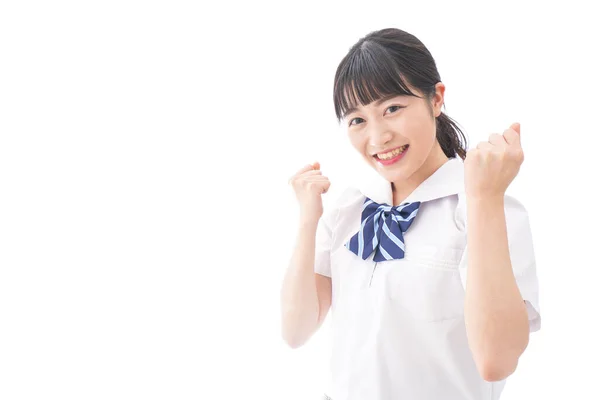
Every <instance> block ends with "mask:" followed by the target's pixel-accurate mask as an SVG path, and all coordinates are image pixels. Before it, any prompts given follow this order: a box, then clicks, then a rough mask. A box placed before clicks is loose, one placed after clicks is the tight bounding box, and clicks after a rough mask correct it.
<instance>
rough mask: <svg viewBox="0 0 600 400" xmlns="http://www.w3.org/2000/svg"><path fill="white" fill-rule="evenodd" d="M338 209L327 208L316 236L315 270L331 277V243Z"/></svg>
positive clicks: (320, 220)
mask: <svg viewBox="0 0 600 400" xmlns="http://www.w3.org/2000/svg"><path fill="white" fill-rule="evenodd" d="M336 215H337V210H336V209H335V208H333V209H330V210H325V211H324V212H323V215H322V216H321V218H320V219H319V223H318V225H317V234H316V238H315V268H314V270H315V272H316V273H318V274H321V275H325V276H328V277H331V257H330V255H331V245H332V243H333V226H334V224H335V217H336Z"/></svg>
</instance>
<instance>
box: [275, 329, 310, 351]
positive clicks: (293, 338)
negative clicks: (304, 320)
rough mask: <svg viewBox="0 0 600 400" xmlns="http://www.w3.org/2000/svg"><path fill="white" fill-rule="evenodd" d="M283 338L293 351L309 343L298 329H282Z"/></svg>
mask: <svg viewBox="0 0 600 400" xmlns="http://www.w3.org/2000/svg"><path fill="white" fill-rule="evenodd" d="M281 338H282V339H283V341H284V343H285V344H286V345H287V346H288V347H290V348H291V349H297V348H299V347H302V346H303V345H304V344H305V343H306V341H307V338H306V337H305V335H301V334H300V332H299V330H298V329H289V328H286V326H285V325H284V326H282V329H281Z"/></svg>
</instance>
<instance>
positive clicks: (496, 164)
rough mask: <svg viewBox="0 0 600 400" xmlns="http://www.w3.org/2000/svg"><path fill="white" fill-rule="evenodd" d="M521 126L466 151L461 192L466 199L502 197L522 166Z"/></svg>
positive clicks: (513, 125)
mask: <svg viewBox="0 0 600 400" xmlns="http://www.w3.org/2000/svg"><path fill="white" fill-rule="evenodd" d="M523 160H524V156H523V149H522V148H521V125H520V124H519V123H518V122H517V123H514V124H512V125H511V126H510V128H508V129H507V130H505V131H504V133H503V134H502V135H500V134H497V133H493V134H491V135H490V137H489V140H488V141H487V142H481V143H479V144H478V145H477V147H476V148H474V149H471V150H469V151H468V152H467V157H466V158H465V191H466V194H467V197H472V198H481V197H502V198H503V197H504V193H505V192H506V189H507V188H508V186H509V185H510V183H511V182H512V181H513V179H514V178H515V177H516V176H517V174H518V172H519V168H520V167H521V164H522V163H523Z"/></svg>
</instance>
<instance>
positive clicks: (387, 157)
mask: <svg viewBox="0 0 600 400" xmlns="http://www.w3.org/2000/svg"><path fill="white" fill-rule="evenodd" d="M407 149H408V145H407V144H405V145H404V146H402V147H398V148H396V149H394V150H392V151H388V152H386V153H377V154H375V155H374V156H373V157H375V158H376V159H378V160H383V161H385V160H391V159H392V158H394V157H397V156H398V155H399V154H402V153H404V152H405V151H406V150H407Z"/></svg>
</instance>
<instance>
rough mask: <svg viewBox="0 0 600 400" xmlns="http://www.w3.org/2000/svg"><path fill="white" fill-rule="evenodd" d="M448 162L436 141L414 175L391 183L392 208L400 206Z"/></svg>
mask: <svg viewBox="0 0 600 400" xmlns="http://www.w3.org/2000/svg"><path fill="white" fill-rule="evenodd" d="M448 160H449V158H448V157H447V156H446V154H444V151H443V150H442V148H441V147H440V144H439V143H438V142H437V141H436V143H435V145H434V147H433V149H431V152H430V153H429V156H427V159H426V160H425V162H424V163H423V165H421V167H420V168H419V169H418V170H417V171H415V173H414V174H412V175H411V176H410V177H408V178H407V179H404V180H402V181H396V182H392V193H393V200H394V206H397V205H400V204H402V202H403V201H404V199H406V198H407V197H408V196H409V195H410V194H411V193H412V192H413V191H414V190H415V189H416V188H417V187H418V186H419V185H420V184H421V183H423V181H425V179H427V178H429V177H430V176H431V175H433V173H434V172H435V171H437V170H438V169H439V168H440V167H441V166H442V165H444V164H445V163H446V162H447V161H448Z"/></svg>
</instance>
